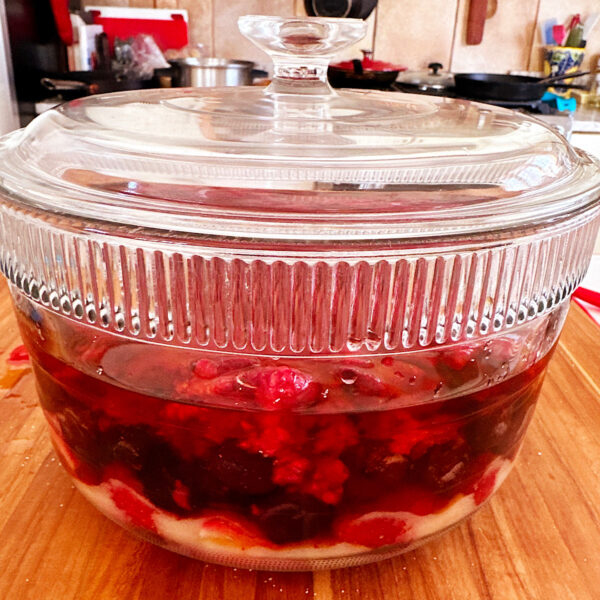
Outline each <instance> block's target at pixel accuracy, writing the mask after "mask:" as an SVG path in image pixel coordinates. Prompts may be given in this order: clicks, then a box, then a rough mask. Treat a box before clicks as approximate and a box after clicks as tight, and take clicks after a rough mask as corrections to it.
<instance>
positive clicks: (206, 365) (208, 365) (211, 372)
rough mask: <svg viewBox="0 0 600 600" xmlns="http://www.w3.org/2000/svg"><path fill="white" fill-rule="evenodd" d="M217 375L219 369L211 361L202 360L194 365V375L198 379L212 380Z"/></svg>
mask: <svg viewBox="0 0 600 600" xmlns="http://www.w3.org/2000/svg"><path fill="white" fill-rule="evenodd" d="M218 373H219V369H218V367H217V365H216V364H215V363H214V362H213V361H212V360H208V359H206V358H203V359H200V360H199V361H197V362H196V363H195V364H194V375H196V376H197V377H200V379H214V378H215V377H216V376H217V375H218Z"/></svg>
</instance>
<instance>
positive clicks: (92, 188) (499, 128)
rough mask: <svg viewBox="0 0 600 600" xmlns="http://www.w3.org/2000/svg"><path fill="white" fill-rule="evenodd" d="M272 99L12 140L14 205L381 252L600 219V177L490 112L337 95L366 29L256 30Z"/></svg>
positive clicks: (6, 181)
mask: <svg viewBox="0 0 600 600" xmlns="http://www.w3.org/2000/svg"><path fill="white" fill-rule="evenodd" d="M239 27H240V30H241V32H242V33H243V34H244V35H245V36H246V37H248V38H249V39H250V40H252V41H253V42H254V43H255V44H256V45H257V46H259V47H260V48H261V49H262V50H264V51H265V52H267V53H268V54H269V55H270V56H271V58H272V60H273V63H274V75H273V78H272V82H271V84H270V85H269V86H268V87H266V88H263V87H258V86H257V87H252V86H250V87H230V88H193V89H192V88H185V89H184V88H181V89H170V90H164V89H161V90H138V91H132V92H124V93H116V94H105V95H98V96H91V97H87V98H84V99H80V100H74V101H71V102H68V103H66V104H63V105H61V106H60V107H58V108H56V109H54V110H51V111H48V112H46V113H44V114H43V115H41V116H40V117H38V118H37V119H35V121H33V123H31V124H30V125H29V126H28V127H27V128H26V129H24V130H21V131H19V132H16V133H14V134H11V135H9V136H7V137H5V138H4V139H3V140H2V141H0V185H1V186H2V188H3V189H4V192H5V194H9V195H10V197H12V198H14V199H15V200H17V201H19V202H21V203H24V204H26V205H29V206H36V207H38V208H42V209H44V210H49V211H53V212H58V213H63V214H69V215H77V216H80V217H86V218H91V219H97V220H108V221H110V222H113V223H114V222H118V223H119V224H123V225H132V226H144V227H153V228H160V229H168V230H174V231H182V232H193V233H199V234H214V235H229V236H243V237H259V238H271V239H277V238H298V239H307V238H310V239H315V240H319V239H375V238H415V237H432V236H440V235H442V236H443V235H469V234H472V233H474V232H482V231H489V230H495V229H502V228H514V227H519V226H530V225H531V224H534V223H538V224H539V223H543V222H544V220H552V219H556V218H557V217H560V216H561V215H566V214H568V213H570V212H571V211H573V210H578V209H581V208H582V207H585V206H587V205H589V203H591V202H594V201H595V199H596V197H597V195H598V194H597V189H598V186H599V185H600V177H599V170H598V166H597V165H596V164H595V163H594V162H593V161H592V160H591V159H589V158H588V157H587V156H585V155H583V154H580V153H577V152H575V151H574V150H573V149H572V148H571V147H570V146H569V144H568V143H567V142H566V141H565V140H564V138H562V137H561V136H560V135H559V134H558V133H556V132H555V131H554V130H552V129H551V128H549V127H548V126H546V125H545V124H544V123H542V122H541V121H539V120H537V119H535V118H532V117H529V116H526V115H523V114H518V113H515V112H513V111H509V110H506V109H502V108H496V107H493V106H490V105H484V104H478V103H472V102H467V101H461V100H453V99H448V98H441V97H428V96H422V95H410V94H403V93H398V92H396V93H394V92H375V91H358V90H333V89H332V88H331V87H330V86H329V84H328V82H327V65H328V64H329V62H330V60H331V58H332V57H333V56H334V55H335V54H336V53H337V52H339V51H340V50H342V49H343V48H345V47H347V46H349V45H351V44H353V43H355V42H356V41H358V40H359V39H360V38H362V37H363V35H364V34H365V28H366V25H365V23H364V22H363V21H360V20H354V19H321V18H279V17H263V16H246V17H242V18H240V20H239Z"/></svg>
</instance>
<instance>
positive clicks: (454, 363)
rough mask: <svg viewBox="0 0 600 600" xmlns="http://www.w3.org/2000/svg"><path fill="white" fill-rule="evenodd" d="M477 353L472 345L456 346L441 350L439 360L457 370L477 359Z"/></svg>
mask: <svg viewBox="0 0 600 600" xmlns="http://www.w3.org/2000/svg"><path fill="white" fill-rule="evenodd" d="M476 354H477V351H476V348H474V347H472V346H467V345H462V346H455V347H453V348H450V349H448V350H444V351H443V352H440V353H439V355H438V361H439V362H440V363H442V364H444V365H445V366H447V367H450V368H451V369H454V370H455V371H460V370H461V369H464V368H465V367H466V366H467V365H468V364H469V363H470V362H472V361H473V360H474V359H475V357H476Z"/></svg>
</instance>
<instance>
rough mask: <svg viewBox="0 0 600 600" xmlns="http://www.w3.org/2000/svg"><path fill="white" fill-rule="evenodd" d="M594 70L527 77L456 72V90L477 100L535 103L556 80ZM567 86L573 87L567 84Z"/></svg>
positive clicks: (459, 93) (586, 73)
mask: <svg viewBox="0 0 600 600" xmlns="http://www.w3.org/2000/svg"><path fill="white" fill-rule="evenodd" d="M594 72H595V71H583V72H579V73H569V74H567V75H558V76H556V77H546V78H544V79H542V78H540V77H528V76H526V75H501V74H495V73H457V74H455V75H454V84H455V88H456V92H457V93H458V95H460V96H465V97H467V98H474V99H476V100H499V101H506V102H535V101H537V100H540V99H541V97H542V96H543V95H544V93H545V92H546V89H547V88H548V87H549V86H550V85H552V84H553V83H554V82H555V81H562V80H563V79H571V78H572V77H581V76H582V75H589V74H590V73H594ZM564 87H570V86H568V85H565V86H564Z"/></svg>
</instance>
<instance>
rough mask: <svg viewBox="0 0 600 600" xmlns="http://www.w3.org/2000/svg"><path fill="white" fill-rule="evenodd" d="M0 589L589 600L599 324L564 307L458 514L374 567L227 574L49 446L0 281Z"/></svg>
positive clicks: (221, 598)
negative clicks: (488, 487) (94, 491)
mask: <svg viewBox="0 0 600 600" xmlns="http://www.w3.org/2000/svg"><path fill="white" fill-rule="evenodd" d="M0 325H1V327H2V331H3V336H2V341H1V342H0V386H2V389H1V390H0V398H1V399H0V454H1V458H0V465H1V468H0V540H1V541H2V542H1V544H0V598H6V599H10V600H135V599H143V600H153V599H160V600H167V599H171V598H177V600H191V599H194V600H229V599H239V600H246V599H253V600H269V599H278V600H289V599H296V598H313V599H318V600H333V599H336V600H338V599H343V600H359V599H360V600H382V599H390V600H413V599H414V600H417V599H418V600H427V599H430V600H471V599H473V600H486V599H488V600H489V599H493V600H524V599H536V600H537V599H539V600H558V599H560V600H568V599H573V600H594V599H597V598H598V590H600V557H599V554H598V548H599V547H600V505H599V504H598V498H599V497H600V376H599V369H598V358H597V357H598V352H599V351H600V327H596V326H595V325H594V324H593V322H592V321H591V320H590V319H589V318H588V317H587V316H586V315H585V314H584V313H583V312H582V311H581V310H580V309H579V308H578V307H577V306H573V307H572V308H571V312H570V314H569V317H568V320H567V324H566V327H565V330H564V333H563V335H562V338H561V340H560V343H559V344H558V348H557V351H556V355H555V358H554V360H553V362H552V363H551V365H550V369H549V373H548V376H547V378H546V381H545V384H544V387H543V390H542V396H541V400H540V404H539V408H538V410H537V412H536V415H535V418H534V420H533V423H532V425H531V427H530V430H529V433H528V435H527V438H526V440H525V444H524V447H523V449H522V451H521V455H520V458H519V460H518V462H517V465H516V467H515V469H514V471H513V473H512V474H511V475H510V476H509V478H508V480H507V481H506V483H505V484H504V485H503V487H502V488H501V489H500V490H499V492H498V493H497V494H496V495H495V496H494V497H493V498H492V500H491V501H490V502H489V503H487V504H486V505H485V506H484V507H483V508H482V509H481V510H480V511H479V512H478V513H477V514H476V515H475V516H474V517H473V518H472V519H471V520H469V521H467V522H465V523H463V524H462V525H460V526H458V527H456V528H455V529H454V530H453V531H452V532H450V533H448V534H446V535H444V536H442V537H440V538H439V539H437V540H435V541H433V542H431V543H429V544H427V545H425V546H423V547H422V548H420V549H418V550H416V551H413V552H410V553H408V554H405V555H403V556H400V557H399V558H396V559H394V560H388V561H385V562H381V563H378V564H374V565H369V566H365V567H358V568H354V569H344V570H339V571H321V572H316V573H287V574H286V573H268V572H260V571H253V572H249V571H244V570H240V569H237V570H236V569H229V568H224V567H219V566H214V565H207V564H204V563H201V562H197V561H193V560H191V559H188V558H184V557H181V556H178V555H175V554H172V553H170V552H167V551H165V550H162V549H160V548H157V547H155V546H152V545H151V544H148V543H145V542H142V541H139V540H136V539H134V538H132V537H130V536H129V535H128V534H126V533H125V532H124V531H123V530H121V529H120V528H119V527H117V526H116V525H114V524H113V523H112V522H111V521H109V520H108V519H106V518H105V517H103V516H102V515H101V514H100V513H98V512H97V511H96V510H95V509H94V508H92V506H91V505H89V504H88V503H87V502H86V501H85V500H84V498H83V497H82V496H81V495H80V494H79V493H78V492H77V491H76V490H75V489H74V487H73V485H72V484H71V482H70V480H69V478H68V477H67V475H66V474H65V472H64V471H63V470H62V467H60V465H59V463H58V459H57V457H56V455H55V454H54V452H53V450H52V448H51V445H50V440H49V437H48V434H47V432H46V428H45V423H44V419H43V416H42V413H41V410H40V408H39V407H38V406H37V401H36V392H35V386H34V382H33V376H32V374H31V372H30V368H29V367H28V366H27V365H21V366H16V367H15V366H9V365H7V363H6V358H7V356H8V354H9V353H10V351H11V350H12V349H13V348H15V347H16V346H17V345H19V344H20V343H21V342H20V339H19V335H18V331H17V327H16V324H15V320H14V318H13V316H12V312H11V308H10V302H9V298H8V294H7V290H6V285H5V284H4V283H3V282H2V283H1V284H0Z"/></svg>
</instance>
